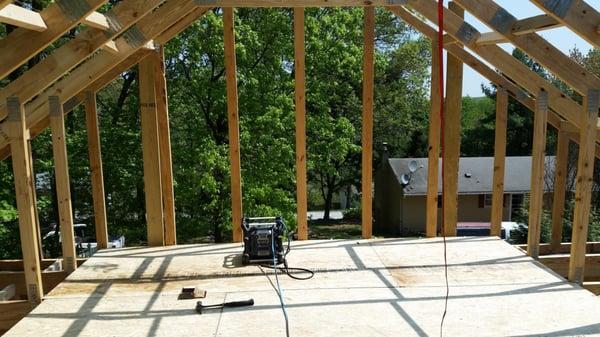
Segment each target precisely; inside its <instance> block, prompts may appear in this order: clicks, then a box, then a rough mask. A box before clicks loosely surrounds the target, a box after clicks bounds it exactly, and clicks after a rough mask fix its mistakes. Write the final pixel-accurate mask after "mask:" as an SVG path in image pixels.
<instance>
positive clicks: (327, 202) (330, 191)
mask: <svg viewBox="0 0 600 337" xmlns="http://www.w3.org/2000/svg"><path fill="white" fill-rule="evenodd" d="M332 204H333V189H331V188H328V189H327V194H326V196H325V210H324V212H323V220H325V221H328V220H329V213H330V211H331V206H332Z"/></svg>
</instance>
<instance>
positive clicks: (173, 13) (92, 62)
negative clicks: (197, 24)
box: [0, 1, 196, 148]
mask: <svg viewBox="0 0 600 337" xmlns="http://www.w3.org/2000/svg"><path fill="white" fill-rule="evenodd" d="M195 8H196V6H195V5H194V4H193V3H192V2H183V3H180V2H175V1H173V2H169V3H165V4H164V5H163V6H161V7H160V8H158V9H157V10H156V11H154V12H152V13H151V14H150V15H147V16H145V17H144V18H143V19H142V20H140V22H138V24H136V25H135V26H134V27H132V28H130V29H132V30H133V31H136V33H132V34H134V36H136V38H135V39H133V40H132V38H129V37H128V36H129V35H130V34H125V36H122V37H120V38H119V39H117V40H116V41H115V42H116V43H117V45H118V46H119V50H120V53H119V55H113V54H111V53H106V52H104V51H100V52H98V53H97V54H95V55H94V56H93V57H92V58H91V59H89V60H88V61H87V62H85V63H84V65H82V66H79V67H77V68H76V69H74V70H73V71H72V72H71V73H70V74H69V75H68V76H65V77H64V78H62V79H61V80H60V81H58V82H56V83H55V84H54V85H52V86H51V87H49V88H48V89H46V90H45V91H44V92H43V93H41V94H39V95H38V96H37V97H36V98H35V99H34V100H33V101H31V102H30V103H29V104H28V105H27V107H26V116H27V122H26V124H27V127H28V128H29V127H31V126H33V125H36V124H38V123H40V122H42V121H43V120H44V119H45V118H47V116H48V105H47V100H48V96H53V95H56V96H59V97H60V100H61V101H63V102H67V101H69V100H70V99H71V98H72V97H74V96H75V95H77V94H78V93H80V92H81V91H82V90H83V89H84V88H86V87H88V86H89V85H90V84H92V83H93V82H94V81H95V80H97V79H99V78H101V77H102V76H103V75H104V74H105V73H107V72H108V71H109V70H110V69H112V68H113V67H114V66H115V65H117V64H119V63H120V62H121V61H123V60H125V59H127V57H129V56H130V55H132V54H133V53H135V52H136V51H137V50H139V49H140V48H141V46H142V45H144V44H145V43H147V42H148V41H150V40H152V39H153V38H154V37H156V36H158V35H160V34H161V33H162V32H163V31H165V30H166V29H168V28H169V27H170V26H172V25H173V24H174V23H175V22H177V21H178V20H180V19H181V18H182V17H184V16H186V14H189V13H190V12H192V11H193V10H194V9H195ZM142 40H143V41H142ZM3 141H5V140H4V139H2V138H0V148H2V147H3V146H2V145H4V144H3Z"/></svg>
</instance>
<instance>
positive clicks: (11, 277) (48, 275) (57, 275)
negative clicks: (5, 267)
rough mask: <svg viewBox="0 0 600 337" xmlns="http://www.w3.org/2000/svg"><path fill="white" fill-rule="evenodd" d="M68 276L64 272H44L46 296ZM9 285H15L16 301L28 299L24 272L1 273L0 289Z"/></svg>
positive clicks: (42, 276)
mask: <svg viewBox="0 0 600 337" xmlns="http://www.w3.org/2000/svg"><path fill="white" fill-rule="evenodd" d="M68 275H69V273H67V272H66V271H64V270H60V271H42V272H41V280H42V285H43V289H44V295H46V294H48V293H49V292H50V291H52V289H54V288H55V287H56V286H57V285H58V284H59V283H61V282H62V281H64V280H65V278H66V277H67V276H68ZM9 284H14V285H15V299H26V298H27V283H26V282H25V272H24V271H0V288H2V287H4V286H6V285H9Z"/></svg>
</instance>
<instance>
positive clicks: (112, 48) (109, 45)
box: [102, 40, 119, 55]
mask: <svg viewBox="0 0 600 337" xmlns="http://www.w3.org/2000/svg"><path fill="white" fill-rule="evenodd" d="M102 49H104V50H106V51H107V52H109V53H113V54H115V55H118V54H119V48H118V47H117V44H116V43H115V41H113V40H110V41H108V42H106V43H105V44H103V45H102Z"/></svg>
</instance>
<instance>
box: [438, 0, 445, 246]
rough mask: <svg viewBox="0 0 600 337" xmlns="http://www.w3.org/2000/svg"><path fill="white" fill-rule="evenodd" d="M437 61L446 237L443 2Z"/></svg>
mask: <svg viewBox="0 0 600 337" xmlns="http://www.w3.org/2000/svg"><path fill="white" fill-rule="evenodd" d="M437 52H438V59H439V60H440V67H439V72H440V74H439V75H440V122H441V123H440V127H441V147H442V236H444V237H445V236H446V234H445V233H446V231H445V228H444V227H445V225H444V219H445V218H444V177H445V174H444V159H445V156H444V152H445V148H446V146H445V145H446V144H445V143H446V137H445V136H444V1H443V0H439V1H438V45H437Z"/></svg>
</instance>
